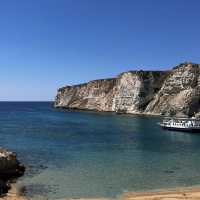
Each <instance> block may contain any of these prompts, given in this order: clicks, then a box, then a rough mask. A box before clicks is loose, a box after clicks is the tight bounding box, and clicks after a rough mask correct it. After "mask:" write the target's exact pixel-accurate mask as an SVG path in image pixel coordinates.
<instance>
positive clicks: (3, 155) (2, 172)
mask: <svg viewBox="0 0 200 200" xmlns="http://www.w3.org/2000/svg"><path fill="white" fill-rule="evenodd" d="M24 171H25V167H24V166H23V165H21V164H20V162H19V161H18V160H17V157H16V154H15V153H14V152H11V151H8V150H6V149H2V148H0V195H2V194H4V193H6V192H7V191H8V190H9V188H10V186H9V184H8V181H10V180H12V179H13V178H16V177H19V176H21V175H23V173H24Z"/></svg>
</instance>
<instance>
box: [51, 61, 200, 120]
mask: <svg viewBox="0 0 200 200" xmlns="http://www.w3.org/2000/svg"><path fill="white" fill-rule="evenodd" d="M199 72H200V65H197V64H191V63H185V64H181V65H179V66H177V67H175V68H173V69H172V70H171V71H163V72H162V71H130V72H125V73H122V74H120V75H119V76H117V77H116V78H113V79H103V80H96V81H91V82H89V83H86V84H80V85H75V86H66V87H63V88H60V89H59V90H58V93H57V96H56V99H55V106H56V107H64V108H76V109H88V110H97V111H113V112H123V113H141V114H164V115H178V116H192V115H194V114H195V113H197V112H199V111H200V109H199V108H200V106H199V103H200V99H199V97H200V89H199V88H200V74H199Z"/></svg>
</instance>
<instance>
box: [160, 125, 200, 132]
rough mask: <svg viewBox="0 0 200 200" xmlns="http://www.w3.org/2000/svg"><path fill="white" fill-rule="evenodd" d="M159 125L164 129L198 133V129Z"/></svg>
mask: <svg viewBox="0 0 200 200" xmlns="http://www.w3.org/2000/svg"><path fill="white" fill-rule="evenodd" d="M161 127H162V128H163V129H165V130H170V131H180V132H190V133H200V129H195V128H177V127H166V126H161Z"/></svg>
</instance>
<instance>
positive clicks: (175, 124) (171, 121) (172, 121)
mask: <svg viewBox="0 0 200 200" xmlns="http://www.w3.org/2000/svg"><path fill="white" fill-rule="evenodd" d="M159 125H160V126H161V127H162V128H163V129H167V130H175V131H185V132H199V133H200V120H198V119H194V118H164V119H163V121H162V122H161V123H159Z"/></svg>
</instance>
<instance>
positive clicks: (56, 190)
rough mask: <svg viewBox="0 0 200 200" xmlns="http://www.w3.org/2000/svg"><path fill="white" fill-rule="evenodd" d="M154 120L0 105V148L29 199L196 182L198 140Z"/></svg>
mask: <svg viewBox="0 0 200 200" xmlns="http://www.w3.org/2000/svg"><path fill="white" fill-rule="evenodd" d="M159 120H160V119H159V118H158V117H144V116H143V117H142V116H133V115H116V114H112V113H95V112H83V111H82V112H80V111H64V110H58V109H54V108H53V104H52V103H50V102H43V103H41V102H34V103H33V102H1V103H0V146H3V147H6V148H9V149H11V150H13V151H15V152H17V154H18V157H19V159H20V161H21V162H23V163H24V164H25V165H26V166H27V172H26V174H25V175H24V176H23V177H22V178H20V179H19V182H18V184H19V185H25V186H26V192H27V195H28V196H30V197H32V198H35V199H37V198H39V197H40V198H41V196H43V197H48V198H50V199H56V198H57V199H59V198H63V197H74V198H79V197H115V196H117V195H120V194H122V193H123V192H125V191H140V190H151V189H153V190H154V189H162V188H170V187H176V186H178V187H180V186H192V185H198V184H199V183H200V172H199V168H200V135H198V134H187V133H181V132H169V131H163V130H161V129H160V127H159V126H158V125H157V122H158V121H159Z"/></svg>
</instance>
